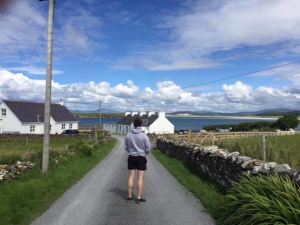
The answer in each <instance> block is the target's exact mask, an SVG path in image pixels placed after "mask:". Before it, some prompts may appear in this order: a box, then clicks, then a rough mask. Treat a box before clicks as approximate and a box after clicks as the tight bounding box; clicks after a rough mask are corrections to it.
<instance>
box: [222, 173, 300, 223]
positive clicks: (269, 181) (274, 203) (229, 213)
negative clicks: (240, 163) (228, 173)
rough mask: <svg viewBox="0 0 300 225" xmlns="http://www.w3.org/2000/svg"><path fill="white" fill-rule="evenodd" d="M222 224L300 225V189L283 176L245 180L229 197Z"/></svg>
mask: <svg viewBox="0 0 300 225" xmlns="http://www.w3.org/2000/svg"><path fill="white" fill-rule="evenodd" d="M219 224H221V225H253V224H264V225H273V224H277V225H280V224H281V225H284V224H289V225H296V224H300V196H299V192H298V188H297V187H296V185H295V183H293V182H292V181H291V180H290V179H289V178H284V177H280V176H268V177H266V176H256V177H245V178H243V179H242V180H241V181H240V182H239V183H237V184H235V185H234V187H233V188H232V189H231V190H230V191H229V193H228V195H227V196H226V198H225V205H224V207H223V210H222V216H221V218H220V219H219Z"/></svg>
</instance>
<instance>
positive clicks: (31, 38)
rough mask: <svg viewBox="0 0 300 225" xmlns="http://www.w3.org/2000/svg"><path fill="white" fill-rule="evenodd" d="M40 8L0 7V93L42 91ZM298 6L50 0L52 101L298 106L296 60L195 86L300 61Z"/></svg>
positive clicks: (27, 0) (122, 105)
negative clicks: (54, 0) (52, 14)
mask: <svg viewBox="0 0 300 225" xmlns="http://www.w3.org/2000/svg"><path fill="white" fill-rule="evenodd" d="M47 7H48V3H47V2H39V1H33V0H24V1H15V2H14V3H13V4H12V5H11V6H10V8H8V9H6V11H4V12H2V13H1V14H0V29H1V31H2V34H1V37H0V98H3V99H5V98H6V99H7V98H9V99H26V100H35V101H42V100H43V87H44V79H45V63H46V62H45V59H46V55H45V54H46V33H47V27H46V29H45V30H44V31H43V27H44V26H45V24H46V20H47ZM299 8H300V2H299V1H298V0H269V1H264V0H228V1H222V0H212V1H204V0H198V1H197V0H185V1H184V0H182V1H177V0H164V1H158V0H151V1H141V0H140V1H134V0H128V1H105V0H74V1H60V0H57V3H56V15H55V42H54V45H55V48H54V77H53V80H54V84H53V101H58V100H59V99H60V98H62V99H64V101H65V102H66V104H67V105H68V106H69V107H70V108H72V109H82V110H93V109H95V108H97V106H96V104H95V103H96V102H98V101H99V100H102V101H103V103H104V105H105V107H107V108H112V109H116V110H120V111H125V110H156V111H157V110H166V111H173V110H212V111H222V112H237V111H254V110H261V109H273V108H289V109H298V110H300V108H299V103H300V95H299V93H300V88H299V85H300V63H299V64H298V63H295V64H290V65H288V66H284V67H281V68H278V69H274V70H271V71H266V72H261V73H257V74H253V75H250V76H245V77H239V78H235V79H228V80H223V81H221V82H216V83H213V84H210V85H201V84H204V83H207V82H210V81H213V80H218V79H224V78H225V79H226V78H227V77H230V76H234V75H239V74H244V73H248V72H251V71H257V70H261V69H265V68H268V67H272V66H277V65H282V64H286V63H289V62H292V61H296V60H300V55H299V54H300V29H299V27H300V15H299V13H298V10H297V9H299ZM40 35H41V36H40ZM39 37H40V38H39ZM37 40H39V41H38V42H37ZM36 43H37V45H36ZM35 46H36V48H35ZM33 52H34V54H33ZM32 55H33V57H32ZM197 84H200V85H199V86H197V87H194V88H185V87H187V86H190V85H197Z"/></svg>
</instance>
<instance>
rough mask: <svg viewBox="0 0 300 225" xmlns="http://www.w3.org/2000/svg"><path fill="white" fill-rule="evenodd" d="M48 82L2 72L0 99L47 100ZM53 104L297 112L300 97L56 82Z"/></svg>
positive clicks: (240, 86)
mask: <svg viewBox="0 0 300 225" xmlns="http://www.w3.org/2000/svg"><path fill="white" fill-rule="evenodd" d="M44 85H45V81H44V80H39V79H31V78H29V77H27V76H25V75H23V74H21V73H12V72H10V71H7V70H4V69H2V70H0V99H1V98H3V99H23V100H36V101H43V100H44ZM52 86H53V92H52V93H53V95H52V98H53V101H54V102H55V101H56V102H58V101H59V100H60V99H61V98H62V99H64V101H65V102H66V105H67V106H69V107H70V108H71V109H82V110H90V109H91V110H94V109H97V108H98V107H99V101H100V100H102V102H103V103H104V107H106V108H112V109H115V110H120V111H125V110H138V111H139V110H145V111H147V110H151V111H158V110H165V111H174V110H198V111H203V110H205V111H219V112H236V111H254V110H260V109H270V108H288V109H296V108H297V107H298V106H299V104H300V95H299V94H297V93H292V92H290V91H289V90H287V89H275V88H272V87H259V88H257V89H255V90H254V89H253V88H252V87H251V86H249V85H247V84H244V83H242V82H240V81H238V82H236V83H233V84H224V85H223V91H221V92H208V93H201V94H196V93H193V92H190V91H187V90H184V89H183V88H181V87H180V86H179V85H177V84H175V83H174V82H173V81H161V82H158V83H157V86H156V88H150V87H146V88H145V89H140V88H139V87H138V86H137V85H135V84H134V83H133V82H132V81H127V83H125V84H124V83H120V84H117V85H115V86H112V85H111V84H110V83H108V82H105V81H103V82H100V83H96V82H94V81H90V82H87V83H73V84H61V83H58V82H53V84H52Z"/></svg>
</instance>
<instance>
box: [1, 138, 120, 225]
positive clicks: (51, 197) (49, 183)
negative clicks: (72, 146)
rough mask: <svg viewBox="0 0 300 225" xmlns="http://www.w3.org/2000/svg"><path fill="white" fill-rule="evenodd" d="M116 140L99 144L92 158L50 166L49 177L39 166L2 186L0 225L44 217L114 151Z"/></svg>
mask: <svg viewBox="0 0 300 225" xmlns="http://www.w3.org/2000/svg"><path fill="white" fill-rule="evenodd" d="M115 143H116V141H115V140H113V141H111V142H110V143H108V144H101V145H97V148H96V150H95V151H94V152H93V155H92V157H83V156H79V155H75V156H73V157H72V158H70V159H69V160H68V161H65V162H63V163H61V164H58V165H51V166H50V170H49V174H48V175H47V176H44V175H42V174H41V169H40V166H36V167H34V169H33V170H32V171H31V172H28V173H25V174H24V175H22V176H21V177H20V178H19V179H18V180H15V181H10V182H9V183H7V184H1V185H0V202H1V204H0V225H20V224H21V225H25V224H30V222H31V221H32V220H34V219H35V218H36V217H38V216H39V215H41V214H42V213H43V212H44V211H45V210H46V209H47V208H48V207H49V206H50V205H51V204H52V203H53V202H54V201H55V200H56V199H58V198H59V197H60V196H61V195H62V194H63V193H64V192H65V191H66V190H67V189H69V188H70V186H71V185H72V184H74V183H75V182H76V181H77V180H79V179H80V178H81V177H82V176H84V175H85V174H86V173H87V172H88V171H89V170H90V169H91V168H93V167H94V166H95V165H96V164H97V163H98V162H99V161H100V160H102V159H103V158H104V157H105V156H106V155H107V154H108V153H109V152H110V151H111V149H112V148H113V146H114V145H115Z"/></svg>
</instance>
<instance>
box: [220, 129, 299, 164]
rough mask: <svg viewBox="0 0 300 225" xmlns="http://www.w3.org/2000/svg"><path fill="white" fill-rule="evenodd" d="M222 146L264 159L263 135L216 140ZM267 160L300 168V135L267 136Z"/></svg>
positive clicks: (231, 150)
mask: <svg viewBox="0 0 300 225" xmlns="http://www.w3.org/2000/svg"><path fill="white" fill-rule="evenodd" d="M216 145H218V146H219V147H220V148H224V149H227V150H228V151H230V152H233V151H239V152H240V153H242V154H243V155H247V156H250V157H252V158H256V159H262V156H261V149H262V141H261V137H246V138H239V139H226V140H220V141H217V142H216ZM266 151H267V161H275V162H277V163H288V164H290V165H291V166H292V167H293V168H295V169H300V135H299V134H297V135H294V136H271V137H267V138H266Z"/></svg>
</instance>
